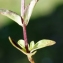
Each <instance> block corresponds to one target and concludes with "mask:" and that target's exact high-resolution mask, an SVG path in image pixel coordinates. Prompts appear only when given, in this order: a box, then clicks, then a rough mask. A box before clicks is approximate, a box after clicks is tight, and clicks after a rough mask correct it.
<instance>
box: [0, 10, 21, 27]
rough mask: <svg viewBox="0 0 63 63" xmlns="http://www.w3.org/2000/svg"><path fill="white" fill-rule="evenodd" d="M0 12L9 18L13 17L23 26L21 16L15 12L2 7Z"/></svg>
mask: <svg viewBox="0 0 63 63" xmlns="http://www.w3.org/2000/svg"><path fill="white" fill-rule="evenodd" d="M0 14H2V15H4V16H7V17H8V18H10V19H12V20H13V21H15V22H16V23H18V24H19V25H20V26H22V21H21V17H20V16H19V15H18V14H16V13H15V12H13V11H10V10H5V9H0Z"/></svg>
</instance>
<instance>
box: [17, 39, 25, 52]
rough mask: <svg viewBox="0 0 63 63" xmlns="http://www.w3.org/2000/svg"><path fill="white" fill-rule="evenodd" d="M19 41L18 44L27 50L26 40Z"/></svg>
mask: <svg viewBox="0 0 63 63" xmlns="http://www.w3.org/2000/svg"><path fill="white" fill-rule="evenodd" d="M17 43H18V45H19V46H20V47H21V48H22V49H24V50H25V51H26V49H25V41H24V40H19V41H18V42H17Z"/></svg>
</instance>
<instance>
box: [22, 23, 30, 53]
mask: <svg viewBox="0 0 63 63" xmlns="http://www.w3.org/2000/svg"><path fill="white" fill-rule="evenodd" d="M23 37H24V41H25V48H26V51H27V53H29V52H30V51H29V50H28V40H27V33H26V25H25V24H24V22H23Z"/></svg>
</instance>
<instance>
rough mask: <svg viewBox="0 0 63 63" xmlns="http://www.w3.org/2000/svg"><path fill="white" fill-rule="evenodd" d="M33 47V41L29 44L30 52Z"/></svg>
mask: <svg viewBox="0 0 63 63" xmlns="http://www.w3.org/2000/svg"><path fill="white" fill-rule="evenodd" d="M33 47H34V41H31V42H30V47H29V50H30V51H31V50H32V49H33Z"/></svg>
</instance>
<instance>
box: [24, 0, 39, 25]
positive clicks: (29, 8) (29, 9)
mask: <svg viewBox="0 0 63 63" xmlns="http://www.w3.org/2000/svg"><path fill="white" fill-rule="evenodd" d="M37 1H38V0H32V1H31V2H30V4H29V5H28V6H27V7H26V9H25V12H24V21H25V24H26V25H27V24H28V22H29V20H30V17H31V14H32V11H33V8H34V6H35V4H36V3H37Z"/></svg>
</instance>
